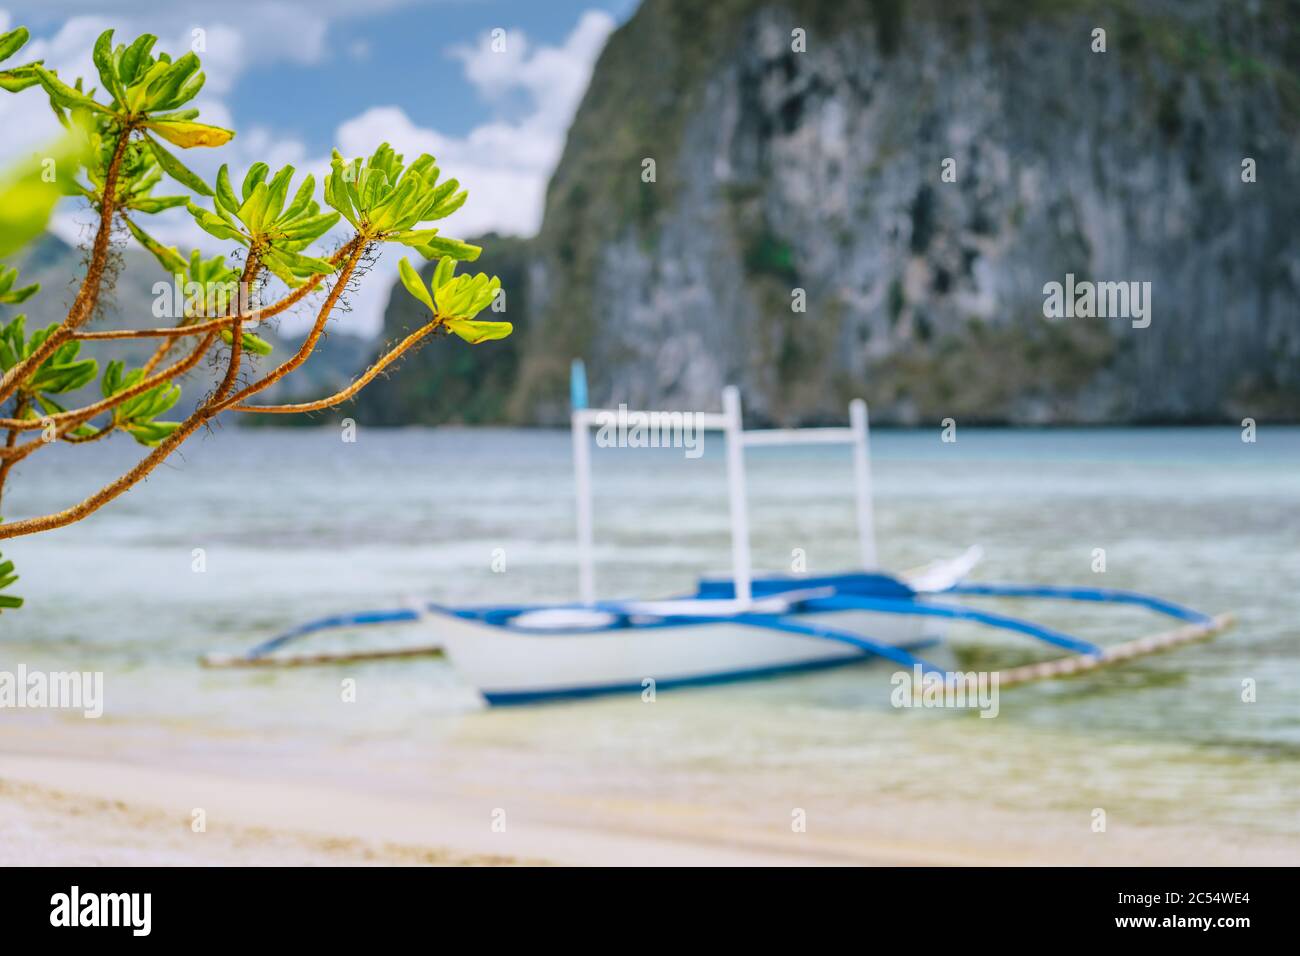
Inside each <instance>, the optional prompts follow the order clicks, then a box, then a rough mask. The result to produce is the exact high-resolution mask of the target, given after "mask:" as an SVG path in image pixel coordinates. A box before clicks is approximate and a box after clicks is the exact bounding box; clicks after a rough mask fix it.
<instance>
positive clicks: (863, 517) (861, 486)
mask: <svg viewBox="0 0 1300 956" xmlns="http://www.w3.org/2000/svg"><path fill="white" fill-rule="evenodd" d="M849 427H850V428H852V429H853V479H854V481H853V486H854V492H855V494H856V497H857V502H858V544H859V546H860V547H861V549H862V567H863V568H865V569H866V570H868V571H874V570H875V569H876V568H877V567H878V566H879V565H878V562H877V559H876V519H875V515H874V514H873V513H872V502H871V459H870V453H869V451H868V447H869V446H868V433H867V427H868V426H867V403H866V402H864V401H863V400H862V399H860V398H855V399H854V400H853V401H851V402H849Z"/></svg>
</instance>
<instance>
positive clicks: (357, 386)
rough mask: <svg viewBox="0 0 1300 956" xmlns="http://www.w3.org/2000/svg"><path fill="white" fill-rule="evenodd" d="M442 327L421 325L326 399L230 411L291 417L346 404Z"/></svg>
mask: <svg viewBox="0 0 1300 956" xmlns="http://www.w3.org/2000/svg"><path fill="white" fill-rule="evenodd" d="M441 325H442V318H441V317H435V318H434V320H433V321H432V322H430V323H428V324H427V325H422V326H421V327H420V328H418V329H416V330H415V331H414V332H412V333H411V334H410V335H408V336H407V337H406V338H404V339H402V341H401V342H399V343H398V344H397V346H396V347H394V348H393V349H390V350H389V351H388V352H386V353H385V354H384V355H383V356H382V357H381V358H379V359H378V360H377V361H376V362H375V364H374V365H372V366H370V368H368V369H367V370H366V372H365V374H364V375H362V376H361V377H360V378H358V379H357V380H356V381H355V382H353V383H352V384H351V385H349V386H348V387H347V388H345V389H343V390H341V391H338V392H335V393H334V394H333V395H330V396H328V397H327V398H320V399H317V400H316V401H314V402H302V403H299V404H296V405H234V406H232V407H231V411H235V412H258V413H261V414H263V415H293V414H297V413H299V412H316V411H320V410H321V409H323V408H330V407H331V406H334V405H338V404H341V403H342V402H346V401H347V400H348V399H349V398H351V397H352V396H353V395H355V394H357V392H359V391H361V390H362V389H363V388H365V387H366V386H367V385H369V384H370V383H371V382H372V381H373V380H374V378H375V376H377V375H379V373H381V372H382V371H383V370H384V369H385V368H387V367H388V366H389V365H392V364H393V363H394V362H396V361H397V360H398V359H399V358H401V357H402V355H403V354H404V353H405V352H407V351H408V350H409V349H410V348H411V347H412V346H414V345H415V344H416V343H418V342H419V341H420V340H421V339H423V338H425V337H426V336H428V335H429V334H430V333H431V332H434V331H436V330H437V329H438V328H439V327H440V326H441Z"/></svg>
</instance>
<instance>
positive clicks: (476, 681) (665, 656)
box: [431, 611, 942, 704]
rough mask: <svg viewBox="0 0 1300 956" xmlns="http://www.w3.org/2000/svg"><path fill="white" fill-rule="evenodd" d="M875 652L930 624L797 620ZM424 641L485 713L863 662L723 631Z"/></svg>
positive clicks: (810, 644) (461, 625) (826, 617)
mask: <svg viewBox="0 0 1300 956" xmlns="http://www.w3.org/2000/svg"><path fill="white" fill-rule="evenodd" d="M797 620H798V621H799V622H800V623H801V624H813V625H824V626H827V627H833V628H836V629H837V630H845V631H850V632H852V633H855V634H861V635H864V636H868V637H870V638H871V639H872V640H875V641H878V642H880V643H884V644H892V645H897V646H911V647H915V646H917V645H918V644H923V643H925V642H926V641H927V640H930V639H935V640H937V639H938V638H939V637H940V636H941V634H940V633H939V632H940V629H941V627H942V625H941V623H940V622H937V621H935V620H932V619H924V618H918V617H909V616H903V615H890V614H873V613H869V612H862V611H836V612H830V613H823V614H800V615H798V617H797ZM431 623H432V625H433V627H434V636H435V638H436V639H438V640H439V641H440V642H441V643H442V646H443V648H444V651H445V653H446V655H447V657H448V659H449V661H450V662H451V664H452V666H453V667H454V668H455V669H456V671H457V673H458V674H459V675H460V676H461V677H462V678H463V679H464V680H465V681H466V682H468V683H469V684H471V685H473V686H474V687H476V688H477V689H478V691H479V692H480V693H481V694H482V695H483V697H484V698H485V699H486V700H487V701H488V702H489V703H492V704H511V703H531V702H535V701H537V700H541V699H545V698H560V697H587V696H592V695H596V694H606V693H616V692H629V693H633V692H634V693H638V694H639V693H641V691H642V690H643V689H644V688H645V687H648V686H650V685H649V684H648V683H647V682H648V681H653V682H654V686H655V688H656V690H658V689H661V688H666V687H673V686H681V685H686V684H703V683H718V682H722V681H730V680H738V679H744V678H750V677H761V676H766V675H773V674H778V673H789V672H794V671H801V670H815V669H819V668H826V667H834V666H838V665H843V664H849V663H853V662H855V661H861V660H865V659H871V658H873V657H874V655H871V654H869V653H867V652H864V651H863V650H861V649H860V648H857V647H852V646H849V645H846V644H840V643H835V642H833V641H828V640H825V639H822V638H815V637H805V636H801V635H797V634H790V633H783V632H778V631H772V630H764V629H761V628H756V627H750V626H746V625H742V624H735V623H731V622H724V623H703V624H683V625H673V626H666V627H664V626H660V627H628V628H619V629H614V630H600V631H587V632H582V631H578V632H564V631H552V632H546V633H535V632H526V631H519V630H514V629H511V628H509V627H500V626H495V625H492V624H487V623H484V622H482V621H479V620H473V619H466V618H463V617H458V616H455V615H453V614H446V615H438V616H437V617H435V618H434V619H433V621H432V622H431Z"/></svg>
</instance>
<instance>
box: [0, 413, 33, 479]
mask: <svg viewBox="0 0 1300 956" xmlns="http://www.w3.org/2000/svg"><path fill="white" fill-rule="evenodd" d="M27 405H28V401H27V396H26V395H24V396H22V397H21V398H19V399H18V404H17V405H16V406H15V408H14V411H15V413H16V414H17V415H18V417H19V418H22V415H23V412H25V411H27ZM16 441H18V430H17V429H14V428H11V429H9V434H8V435H6V436H5V446H4V451H5V454H4V456H3V457H2V458H0V501H2V500H3V499H4V491H5V482H6V481H8V480H9V469H11V468H13V466H14V465H15V464H17V463H18V462H19V461H21V458H20V457H19V456H17V455H15V454H14V452H13V447H14V442H16Z"/></svg>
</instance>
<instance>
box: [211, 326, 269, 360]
mask: <svg viewBox="0 0 1300 956" xmlns="http://www.w3.org/2000/svg"><path fill="white" fill-rule="evenodd" d="M234 340H235V336H234V334H233V333H232V332H231V331H230V329H222V330H221V341H223V342H225V343H226V344H227V345H229V344H230V343H232V342H233V341H234ZM239 341H240V346H241V347H242V348H243V350H244V351H245V352H252V353H254V354H255V355H270V354H271V343H270V342H268V341H266V339H263V338H259V337H258V336H256V335H254V334H253V333H252V332H244V333H242V334H241V335H240V336H239Z"/></svg>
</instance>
